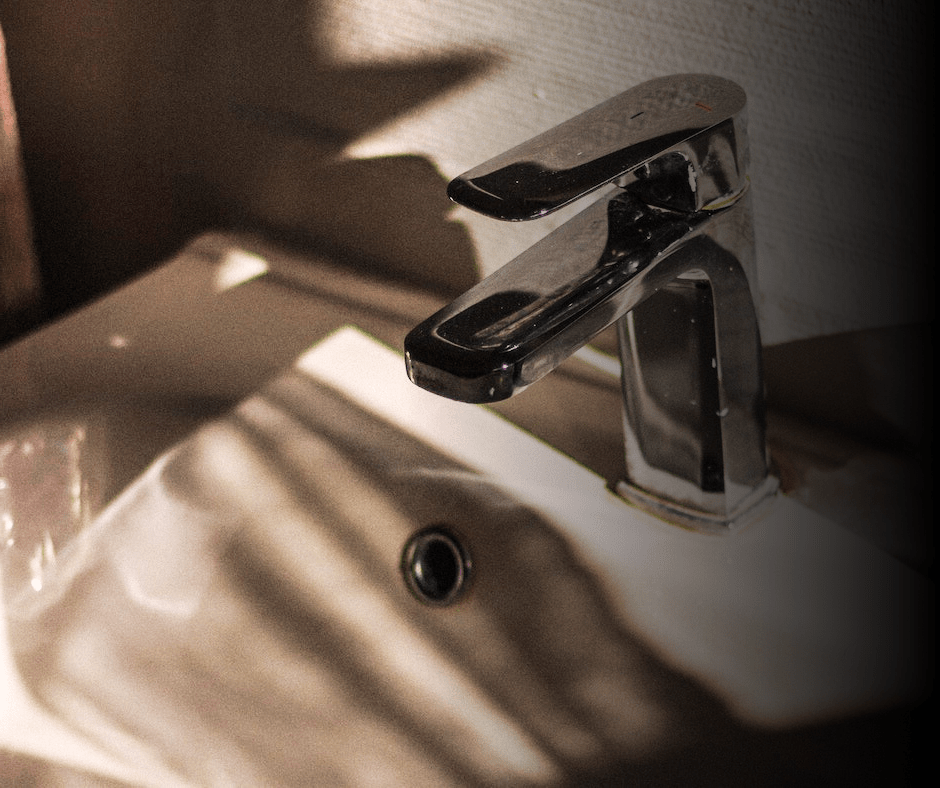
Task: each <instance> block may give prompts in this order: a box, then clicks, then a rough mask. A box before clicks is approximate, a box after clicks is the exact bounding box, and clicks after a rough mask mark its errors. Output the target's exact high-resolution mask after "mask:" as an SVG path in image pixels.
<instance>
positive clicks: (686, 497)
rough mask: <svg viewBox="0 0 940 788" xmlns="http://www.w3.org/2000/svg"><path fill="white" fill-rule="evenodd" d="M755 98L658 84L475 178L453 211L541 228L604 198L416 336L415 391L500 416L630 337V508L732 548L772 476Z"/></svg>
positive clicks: (701, 79) (412, 339) (679, 83)
mask: <svg viewBox="0 0 940 788" xmlns="http://www.w3.org/2000/svg"><path fill="white" fill-rule="evenodd" d="M745 106H746V98H745V94H744V91H743V90H742V89H741V88H740V87H738V86H737V85H736V84H734V83H733V82H729V81H728V80H725V79H720V78H718V77H711V76H703V75H698V74H684V75H678V76H671V77H665V78H661V79H654V80H652V81H650V82H647V83H645V84H643V85H640V86H638V87H636V88H633V89H631V90H628V91H626V92H625V93H622V94H620V95H619V96H617V97H615V98H613V99H610V100H609V101H607V102H605V103H603V104H601V105H599V106H597V107H595V108H594V109H591V110H589V111H587V112H585V113H583V114H582V115H579V116H578V117H576V118H574V119H572V120H569V121H567V122H565V123H563V124H561V125H560V126H557V127H555V128H554V129H551V130H550V131H547V132H545V133H544V134H541V135H539V136H537V137H535V138H534V139H532V140H529V141H528V142H525V143H523V144H522V145H519V146H518V147H516V148H513V149H512V150H510V151H508V152H507V153H504V154H502V155H500V156H497V157H495V158H494V159H491V160H490V161H488V162H487V163H485V164H482V165H480V166H478V167H475V168H473V169H471V170H470V171H468V172H466V173H464V174H463V175H461V176H460V177H458V178H456V179H455V180H454V181H452V182H451V184H450V185H449V187H448V194H449V195H450V197H451V198H452V199H453V200H454V201H456V202H458V203H460V204H462V205H465V206H467V207H469V208H471V209H474V210H476V211H479V212H481V213H483V214H485V215H487V216H491V217H494V218H497V219H504V220H510V221H518V220H527V219H536V218H538V217H541V216H544V215H546V214H548V213H550V212H552V211H554V210H556V209H558V208H561V207H562V206H564V205H567V204H569V203H571V202H573V201H575V200H577V199H579V198H581V197H584V196H586V195H588V194H589V193H592V192H597V193H598V194H599V196H598V197H597V199H594V200H593V202H591V203H590V204H589V205H588V207H586V208H585V209H584V210H582V211H581V212H580V213H578V214H577V215H576V216H575V217H574V218H572V219H570V220H569V221H568V222H566V223H565V224H563V225H562V226H561V227H559V228H558V229H557V230H555V231H554V232H552V233H550V234H549V235H547V236H546V237H545V238H544V239H543V240H541V241H540V242H538V243H536V244H535V245H534V246H532V247H531V248H530V249H528V250H527V251H525V252H523V253H522V254H521V255H519V256H518V257H516V258H515V259H514V260H512V261H511V262H509V263H508V264H506V265H505V266H503V267H502V268H500V269H499V270H497V271H496V272H494V273H493V274H491V275H490V276H488V277H487V278H485V279H484V280H483V281H482V282H480V283H479V284H478V285H476V286H475V287H473V288H472V289H471V290H469V291H468V292H466V293H465V294H464V295H462V296H460V297H459V298H457V299H456V300H455V301H453V302H452V303H451V304H450V305H448V306H447V307H445V308H444V309H442V310H441V311H440V312H438V313H437V314H435V315H434V316H432V317H431V318H429V319H428V320H426V321H425V322H423V323H422V324H421V325H419V326H417V327H416V328H415V329H413V330H412V331H411V332H410V333H409V335H408V337H407V338H406V340H405V361H406V367H407V371H408V375H409V377H410V378H411V380H412V381H413V382H414V383H416V384H417V385H418V386H421V387H422V388H425V389H428V390H430V391H433V392H435V393H437V394H440V395H442V396H445V397H449V398H452V399H457V400H462V401H465V402H495V401H497V400H501V399H505V398H507V397H510V396H512V395H513V394H515V393H517V392H519V391H521V390H522V389H524V388H525V387H527V386H529V385H530V384H531V383H534V382H535V381H536V380H538V379H539V378H541V377H542V376H543V375H545V374H547V373H548V372H550V371H551V370H553V369H554V368H555V367H556V366H557V365H558V364H559V363H561V361H563V360H564V359H565V358H567V357H568V356H569V355H571V354H572V353H573V352H575V351H576V350H577V349H578V348H580V347H581V346H582V345H584V344H586V343H588V342H590V341H591V339H593V338H594V337H595V336H596V335H597V334H598V333H599V332H600V331H602V330H603V329H605V328H607V327H608V326H610V325H611V324H613V323H617V328H618V338H619V345H620V350H619V352H620V360H621V367H622V378H621V379H622V390H623V405H624V408H623V412H624V418H623V423H624V443H625V453H626V478H625V480H624V481H622V482H621V483H620V484H618V485H617V491H618V492H619V493H621V494H622V495H623V496H624V497H626V498H627V499H628V500H630V501H632V502H634V503H636V504H638V505H640V506H642V507H644V508H646V509H648V510H651V511H653V512H654V513H656V514H657V515H659V516H661V517H663V518H665V519H667V520H670V521H673V522H678V523H680V524H683V525H687V526H692V527H697V528H702V529H706V530H724V529H725V528H727V527H729V526H733V525H736V524H739V523H741V522H742V521H744V520H745V519H748V518H749V517H750V516H751V515H753V514H755V513H756V512H757V511H758V510H759V508H760V506H761V504H763V503H764V502H766V501H767V500H769V498H770V497H771V496H772V495H773V494H774V492H775V491H776V488H777V483H776V480H775V479H774V478H773V477H772V476H771V475H770V473H769V472H768V464H767V449H766V443H765V427H764V397H763V394H764V392H763V382H762V372H761V343H760V333H759V328H758V319H757V312H756V307H755V304H756V277H755V257H754V237H753V226H752V211H751V204H750V195H749V189H748V185H749V181H748V175H747V166H748V144H747V130H746V112H745Z"/></svg>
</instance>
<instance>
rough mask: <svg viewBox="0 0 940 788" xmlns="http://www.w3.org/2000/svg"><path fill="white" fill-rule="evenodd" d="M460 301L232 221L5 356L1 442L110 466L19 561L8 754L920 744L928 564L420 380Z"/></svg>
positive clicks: (830, 774)
mask: <svg viewBox="0 0 940 788" xmlns="http://www.w3.org/2000/svg"><path fill="white" fill-rule="evenodd" d="M370 287H373V288H376V289H375V290H370V289H369V288H370ZM378 288H382V289H381V290H379V289H378ZM389 292H391V293H392V295H393V296H394V297H392V298H390V297H389V296H388V294H389ZM350 294H353V295H350ZM434 300H435V297H434V296H431V295H427V294H421V293H415V292H412V291H407V290H404V289H401V290H398V289H396V288H394V287H392V286H389V285H387V284H382V285H378V284H371V285H370V284H369V283H363V282H359V281H354V276H353V275H352V274H350V273H349V272H345V271H343V270H341V269H332V268H330V265H329V263H328V262H326V261H318V262H317V264H316V266H313V265H311V263H310V260H309V259H300V258H296V257H292V256H291V255H290V254H287V253H284V252H281V251H277V252H275V251H273V250H271V249H269V248H268V247H267V246H265V244H264V243H262V242H260V241H257V240H256V239H255V240H250V241H249V240H246V239H243V238H238V239H233V238H231V237H228V236H223V235H211V236H207V237H204V238H201V239H198V240H197V241H196V242H195V243H194V244H193V245H192V246H191V247H189V248H188V249H186V250H184V251H183V252H182V253H181V254H180V255H179V256H178V257H177V258H176V259H175V260H173V261H171V262H170V263H169V264H168V265H167V266H164V267H163V268H161V269H159V270H157V271H155V272H154V273H153V274H151V275H149V276H148V277H145V278H144V279H143V280H141V281H140V282H137V283H135V284H134V285H132V286H130V287H129V288H127V289H126V290H124V291H121V292H119V293H117V294H115V295H113V296H110V297H109V298H108V299H105V300H104V301H102V302H100V303H98V304H96V305H93V306H92V307H90V308H88V309H87V310H83V312H82V313H79V314H77V315H75V316H72V317H70V318H67V319H66V320H65V321H62V322H61V323H60V324H56V325H53V326H50V327H49V328H47V329H45V330H44V331H43V332H40V334H37V335H35V336H34V337H31V338H29V339H28V340H26V341H24V342H23V343H20V344H18V345H16V346H13V347H12V348H10V349H8V350H6V351H4V353H3V356H4V358H5V360H6V361H7V362H8V364H9V366H8V368H10V369H13V370H14V372H15V374H16V375H18V376H19V384H18V385H15V386H7V388H6V389H3V390H0V402H3V403H4V404H5V405H6V410H5V412H6V413H10V414H14V415H15V418H13V417H10V418H9V423H8V425H7V426H6V432H5V433H3V434H2V436H0V437H2V438H3V439H5V440H6V443H5V444H2V445H5V446H7V447H8V449H9V450H11V451H12V449H10V448H9V447H15V448H17V449H21V448H22V447H23V446H24V444H25V443H27V442H28V441H29V440H30V439H31V437H30V436H35V435H44V436H47V437H48V436H50V435H53V434H54V435H56V436H59V437H58V440H57V442H55V444H54V445H56V446H61V445H65V444H68V445H71V446H76V445H77V446H78V449H79V450H80V451H79V453H83V454H82V457H83V458H84V460H83V461H84V462H85V463H86V465H85V466H81V467H80V473H79V476H81V478H83V479H85V480H86V481H87V483H88V487H87V491H86V493H85V496H84V498H83V500H84V501H85V503H86V506H87V511H81V512H77V513H75V521H74V523H72V525H73V526H74V530H73V532H71V533H67V532H62V533H55V534H52V536H51V537H50V538H51V541H52V542H54V543H55V544H54V545H53V547H54V548H55V549H52V548H50V549H49V551H47V553H48V554H44V555H47V558H49V559H50V560H49V561H47V564H48V565H47V566H44V567H42V568H43V570H44V571H41V572H39V573H34V574H33V575H31V576H30V575H28V573H27V574H26V575H22V576H23V577H31V579H32V580H33V581H35V582H32V583H30V582H23V581H17V582H15V583H14V582H12V581H11V580H10V578H15V577H16V575H14V574H13V572H12V571H11V564H10V562H9V561H8V562H7V563H6V564H5V566H4V578H3V579H4V580H5V581H7V582H6V583H5V588H4V607H5V615H4V616H3V621H4V624H3V626H4V627H5V629H4V630H3V641H4V642H3V643H0V645H2V646H3V648H2V649H0V652H2V656H0V669H2V670H3V672H4V679H3V682H2V686H3V687H4V690H3V694H0V722H2V719H3V717H2V715H6V717H7V724H5V725H4V724H0V745H2V749H0V751H2V750H6V751H8V752H11V753H19V754H22V756H23V757H26V756H28V757H29V758H30V759H37V762H39V763H44V764H50V765H54V766H49V768H67V769H73V770H76V771H77V772H78V773H81V774H83V775H88V774H91V775H99V776H102V777H106V778H108V779H112V780H115V781H116V782H118V783H119V784H121V783H129V784H160V785H167V784H180V785H189V784H193V785H216V784H218V785H232V784H247V785H257V784H289V785H292V784H310V783H311V782H313V783H317V784H322V783H323V782H327V783H329V784H350V785H367V784H381V785H390V784H391V785H398V784H402V785H404V784H408V785H411V784H416V783H419V784H435V785H450V784H453V785H467V784H480V785H506V784H513V785H580V784H586V783H587V784H601V785H603V784H617V783H619V781H620V780H622V779H624V778H625V777H626V778H627V779H630V780H637V781H639V782H643V783H646V784H650V783H652V784H662V783H667V784H673V783H675V782H676V781H679V782H689V780H694V781H695V783H696V784H707V785H711V784H715V785H719V784H728V782H735V781H746V782H751V783H753V782H754V781H755V779H756V781H757V782H766V779H770V778H771V776H773V778H774V779H781V778H782V779H784V781H785V782H786V778H787V777H792V778H793V779H794V780H795V779H797V778H798V776H800V775H804V776H805V775H806V774H812V775H815V776H817V777H820V778H825V779H826V780H827V782H828V783H829V784H834V783H839V782H842V781H845V782H846V783H847V784H848V783H849V782H851V781H852V780H854V779H857V778H858V777H860V776H867V774H868V771H866V770H867V769H870V764H867V763H863V762H859V763H857V764H854V765H848V766H847V765H846V763H845V760H844V756H845V754H846V753H848V752H852V751H853V750H854V749H856V748H857V747H858V746H859V743H860V742H863V743H866V744H865V746H867V742H869V741H870V740H875V741H880V742H881V743H882V745H884V753H885V756H886V757H885V764H887V765H886V766H885V768H888V767H890V768H896V765H897V763H896V761H895V760H894V757H895V756H896V755H897V750H895V749H892V747H891V746H890V744H889V743H887V742H888V741H889V740H888V739H886V738H885V737H884V736H883V734H884V731H885V728H884V727H883V726H882V721H883V720H884V719H885V718H884V716H883V715H885V714H890V713H891V712H893V711H894V710H897V709H905V708H908V707H910V706H912V705H916V704H917V703H919V702H921V701H922V700H923V698H924V696H925V695H926V692H927V687H928V685H929V684H928V675H929V670H930V664H929V659H928V653H927V644H926V639H925V638H926V633H927V632H928V627H927V604H926V603H927V600H928V599H929V598H930V597H931V594H932V585H931V583H930V582H929V580H928V579H927V578H926V577H925V576H924V575H923V574H921V573H919V572H917V571H915V570H913V569H912V568H910V567H909V566H907V565H906V564H905V563H903V562H901V561H899V560H897V559H896V558H894V557H892V556H891V555H889V554H887V553H886V552H884V551H883V550H882V549H880V548H879V546H878V545H877V544H875V543H873V542H871V541H869V540H867V539H865V538H864V537H863V536H861V535H859V534H857V533H853V532H852V531H850V530H848V529H846V528H845V527H843V526H842V525H841V524H839V523H836V522H833V521H831V520H828V519H826V518H825V517H823V516H821V515H820V514H818V513H816V512H814V511H813V510H811V509H810V508H808V507H807V506H805V505H803V504H802V503H801V502H800V501H798V500H797V499H796V498H795V497H793V496H787V495H779V496H778V497H777V498H776V500H775V501H774V502H773V505H772V506H771V507H769V509H768V511H767V512H766V514H765V515H764V516H763V517H762V518H761V519H760V520H759V521H758V522H755V523H753V524H751V525H750V526H748V527H746V528H742V529H740V530H738V531H735V532H733V533H730V534H724V535H720V536H719V535H714V534H702V533H698V532H693V531H689V530H685V529H682V528H679V527H676V526H674V525H671V524H668V523H665V522H663V521H660V520H658V519H656V518H655V517H653V516H651V515H649V514H646V513H644V512H642V511H640V510H638V509H635V508H633V507H631V506H630V505H629V504H627V503H626V502H624V501H623V500H622V499H620V498H619V497H617V496H616V495H614V494H613V493H612V492H610V490H609V484H608V483H607V480H606V479H605V477H604V473H603V472H598V469H596V468H594V469H592V468H589V467H587V466H586V465H584V464H581V463H580V462H577V461H575V460H573V459H572V458H571V457H570V456H568V454H564V453H562V452H560V451H558V450H556V449H554V448H552V446H551V445H549V444H548V443H547V442H545V441H543V440H540V439H539V438H537V437H535V436H534V435H533V434H531V433H529V432H527V431H525V430H523V429H521V428H519V427H518V426H516V425H515V424H513V423H512V422H511V421H510V420H509V419H508V418H506V415H507V414H506V413H504V414H499V413H495V412H493V411H492V410H489V409H484V408H480V407H476V406H467V405H463V404H460V403H455V402H451V401H449V400H445V399H442V398H439V397H436V396H434V395H431V394H428V393H426V392H424V391H422V390H420V389H418V388H416V387H415V386H413V385H411V384H410V383H409V382H408V380H407V378H406V377H405V374H404V367H403V362H402V359H401V353H400V351H397V350H394V349H393V348H396V347H400V343H401V338H402V337H403V335H404V332H405V331H406V330H407V328H408V327H409V326H410V325H412V324H413V322H414V318H415V317H416V316H417V317H420V316H421V315H423V314H426V313H428V312H429V311H432V310H429V309H428V307H429V305H431V306H433V304H430V303H429V302H433V301H434ZM376 303H381V304H383V305H384V306H383V309H381V310H377V309H375V308H374V304H376ZM351 324H355V325H351ZM66 339H67V341H66ZM66 348H67V349H68V350H67V351H66ZM575 363H577V361H575ZM585 375H588V373H584V375H581V374H580V373H575V374H573V375H572V377H573V378H578V379H580V383H581V385H585V384H586V383H587V384H590V383H591V381H590V380H587V381H585V379H584V377H585ZM588 377H589V375H588ZM8 380H9V378H8ZM600 388H603V387H602V386H601V387H600ZM37 391H41V392H42V396H41V397H40V396H37ZM525 396H526V395H521V397H520V399H522V397H525ZM538 396H545V395H544V394H540V395H538ZM602 396H603V395H602ZM39 400H41V401H42V405H41V407H39V406H36V405H35V403H36V402H37V401H39ZM66 402H67V403H68V405H69V407H68V408H65V407H64V404H63V403H66ZM523 406H524V403H523ZM513 407H519V406H516V405H514V406H513ZM508 415H509V416H510V417H511V416H512V413H511V412H509V413H508ZM611 416H612V418H614V419H616V418H617V414H616V412H614V413H613V414H611ZM63 436H64V437H63ZM69 441H71V443H69ZM0 443H2V441H0ZM575 453H576V452H575ZM59 456H60V461H61V452H60V453H59ZM73 462H77V461H76V460H74V458H73ZM76 467H78V466H76ZM14 526H16V527H19V524H18V523H14ZM50 527H51V526H50ZM17 533H18V532H17ZM53 537H54V538H53ZM416 537H417V538H418V539H419V541H418V542H415V538H416ZM429 537H430V541H428V538H429ZM420 540H423V541H420ZM416 551H417V552H416ZM422 551H423V552H422ZM416 556H418V557H421V560H418V558H416ZM52 559H54V560H52ZM421 572H424V573H425V574H424V575H421ZM419 575H421V576H419ZM416 577H417V580H416ZM422 577H423V580H422ZM441 583H443V584H444V586H446V588H445V589H444V590H445V593H442V594H436V593H434V592H435V591H436V590H437V589H438V588H439V585H440V584H441ZM450 590H453V591H454V593H453V594H450V593H446V592H448V591H450ZM857 720H863V721H864V723H863V724H861V727H859V723H857V722H856V721H857ZM872 720H874V721H875V722H871V721H872ZM846 721H848V722H846ZM884 724H886V725H888V729H889V730H890V731H894V730H895V728H894V727H893V720H891V719H890V718H889V722H888V723H884ZM809 741H814V742H816V744H815V745H813V746H808V742H809ZM891 741H893V739H892V740H891ZM820 742H821V743H823V745H822V746H820ZM826 745H831V749H827V746H826ZM901 749H903V747H901ZM29 763H30V764H32V763H33V761H32V760H30V761H29ZM2 764H3V762H2V761H0V766H2ZM24 768H32V766H31V765H30V766H29V767H24ZM0 774H2V770H0ZM762 778H766V779H762Z"/></svg>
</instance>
